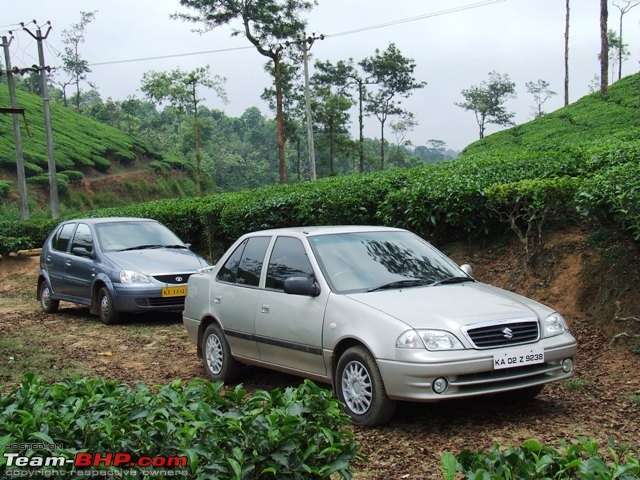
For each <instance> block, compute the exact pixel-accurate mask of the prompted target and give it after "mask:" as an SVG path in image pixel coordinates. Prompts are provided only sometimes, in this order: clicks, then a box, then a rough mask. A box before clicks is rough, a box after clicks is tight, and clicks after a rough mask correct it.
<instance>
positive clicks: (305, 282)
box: [284, 277, 320, 297]
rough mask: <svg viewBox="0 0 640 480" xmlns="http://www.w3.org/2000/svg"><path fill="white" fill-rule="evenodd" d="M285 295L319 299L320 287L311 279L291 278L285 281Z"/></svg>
mask: <svg viewBox="0 0 640 480" xmlns="http://www.w3.org/2000/svg"><path fill="white" fill-rule="evenodd" d="M284 293H289V294H291V295H305V296H307V297H317V296H318V295H320V286H319V285H318V284H317V283H316V281H315V280H314V279H313V278H311V277H289V278H287V279H286V280H285V281H284Z"/></svg>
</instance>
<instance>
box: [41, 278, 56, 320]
mask: <svg viewBox="0 0 640 480" xmlns="http://www.w3.org/2000/svg"><path fill="white" fill-rule="evenodd" d="M38 301H39V302H40V308H42V311H43V312H46V313H55V312H57V311H58V307H60V300H54V299H53V292H52V291H51V287H50V286H49V282H47V281H46V280H43V281H42V282H40V285H39V286H38Z"/></svg>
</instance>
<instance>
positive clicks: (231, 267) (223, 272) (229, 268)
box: [216, 242, 247, 283]
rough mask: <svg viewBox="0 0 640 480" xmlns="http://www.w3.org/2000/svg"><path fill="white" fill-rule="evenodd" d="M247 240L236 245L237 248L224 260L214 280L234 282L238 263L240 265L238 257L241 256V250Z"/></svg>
mask: <svg viewBox="0 0 640 480" xmlns="http://www.w3.org/2000/svg"><path fill="white" fill-rule="evenodd" d="M246 245H247V242H242V243H241V244H240V245H238V248H236V249H235V251H234V252H233V253H232V254H231V256H230V257H229V258H228V259H227V261H226V262H224V265H223V266H222V268H221V269H220V271H219V272H218V276H217V277H216V280H218V281H219V282H229V283H236V275H237V272H238V265H240V259H241V258H242V252H243V251H244V247H245V246H246Z"/></svg>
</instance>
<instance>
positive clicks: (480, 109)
mask: <svg viewBox="0 0 640 480" xmlns="http://www.w3.org/2000/svg"><path fill="white" fill-rule="evenodd" d="M515 91H516V84H515V83H514V82H512V81H511V78H510V77H509V75H508V74H506V73H505V74H502V75H501V74H499V73H497V72H495V71H493V72H490V73H489V80H488V81H483V82H482V83H481V84H480V85H479V86H478V85H472V86H471V88H467V89H464V90H462V92H461V93H462V96H463V97H464V102H456V105H457V106H458V107H460V108H464V109H465V110H470V111H472V112H473V113H474V114H475V116H476V122H477V123H478V127H479V129H480V138H484V132H485V128H486V126H487V124H490V123H492V124H494V125H511V124H512V123H513V121H512V119H513V116H514V115H515V113H513V112H509V111H507V109H506V107H505V105H504V104H505V102H506V101H507V100H508V99H510V98H514V97H515Z"/></svg>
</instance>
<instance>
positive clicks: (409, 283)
mask: <svg viewBox="0 0 640 480" xmlns="http://www.w3.org/2000/svg"><path fill="white" fill-rule="evenodd" d="M426 284H427V282H426V281H424V280H423V279H422V278H407V279H405V280H396V281H395V282H389V283H385V284H383V285H380V286H379V287H373V288H370V289H369V290H367V292H376V291H378V290H390V289H392V288H402V287H419V286H421V285H426Z"/></svg>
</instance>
